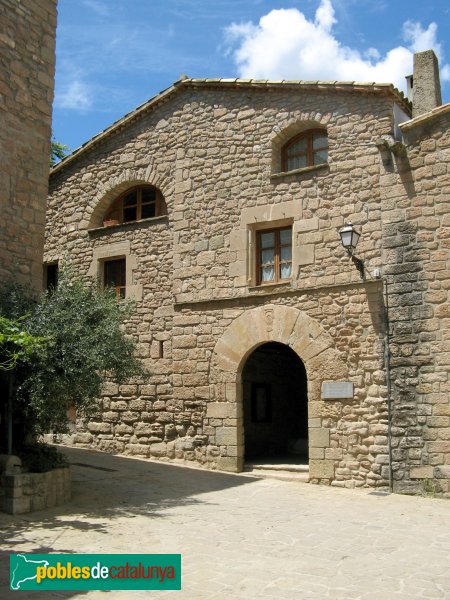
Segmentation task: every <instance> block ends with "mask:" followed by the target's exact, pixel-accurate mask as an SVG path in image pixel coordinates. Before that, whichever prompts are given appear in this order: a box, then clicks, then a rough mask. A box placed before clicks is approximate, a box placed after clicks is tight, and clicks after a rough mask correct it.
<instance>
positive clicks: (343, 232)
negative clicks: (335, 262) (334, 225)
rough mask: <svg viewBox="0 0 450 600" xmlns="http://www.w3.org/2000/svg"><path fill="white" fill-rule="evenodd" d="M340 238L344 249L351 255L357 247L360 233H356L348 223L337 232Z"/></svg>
mask: <svg viewBox="0 0 450 600" xmlns="http://www.w3.org/2000/svg"><path fill="white" fill-rule="evenodd" d="M339 235H340V236H341V242H342V245H343V246H344V248H345V249H346V250H347V252H348V253H349V254H353V251H354V250H355V248H356V246H357V245H358V241H359V237H360V235H361V233H360V232H359V231H357V230H356V229H355V228H354V227H353V225H352V224H351V223H350V222H349V223H347V225H345V226H344V227H343V228H342V229H340V230H339Z"/></svg>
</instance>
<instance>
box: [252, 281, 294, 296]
mask: <svg viewBox="0 0 450 600" xmlns="http://www.w3.org/2000/svg"><path fill="white" fill-rule="evenodd" d="M290 287H292V279H289V280H288V281H278V282H276V283H262V284H260V285H249V286H248V292H249V294H263V293H264V292H270V293H273V292H276V291H277V290H278V289H279V288H280V289H282V290H283V291H284V290H286V288H290Z"/></svg>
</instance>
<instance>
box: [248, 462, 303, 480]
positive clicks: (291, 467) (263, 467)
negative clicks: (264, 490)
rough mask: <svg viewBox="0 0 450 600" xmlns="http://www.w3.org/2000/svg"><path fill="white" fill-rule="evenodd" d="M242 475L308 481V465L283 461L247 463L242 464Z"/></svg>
mask: <svg viewBox="0 0 450 600" xmlns="http://www.w3.org/2000/svg"><path fill="white" fill-rule="evenodd" d="M241 474H242V475H251V476H252V477H259V478H261V479H263V478H269V479H280V480H282V481H298V482H302V483H308V482H309V465H298V464H284V463H277V464H273V463H267V464H264V463H262V462H261V463H258V464H253V463H247V464H245V465H244V472H243V473H241Z"/></svg>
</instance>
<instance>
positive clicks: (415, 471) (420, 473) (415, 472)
mask: <svg viewBox="0 0 450 600" xmlns="http://www.w3.org/2000/svg"><path fill="white" fill-rule="evenodd" d="M433 471H434V468H433V467H431V466H424V467H411V472H410V477H411V479H432V478H433Z"/></svg>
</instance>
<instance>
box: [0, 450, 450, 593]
mask: <svg viewBox="0 0 450 600" xmlns="http://www.w3.org/2000/svg"><path fill="white" fill-rule="evenodd" d="M68 454H69V456H70V460H71V462H72V463H83V464H84V465H90V466H79V465H78V466H77V465H75V466H73V499H72V501H71V503H70V504H68V505H66V506H65V507H62V508H55V509H52V510H48V511H42V512H38V513H34V514H33V515H28V516H22V517H10V516H8V515H0V527H1V530H2V537H1V542H2V545H1V548H2V555H1V557H0V561H1V562H0V598H1V599H2V600H6V599H10V598H30V599H31V598H33V599H34V598H39V599H41V600H42V599H43V598H44V593H43V592H9V591H8V589H7V585H6V582H7V581H8V580H9V575H8V558H7V557H8V553H9V552H40V553H47V552H61V553H72V552H85V553H95V552H99V553H122V552H127V553H159V552H170V553H181V554H182V560H183V590H182V591H181V592H174V591H172V592H161V591H158V592H156V591H155V592H149V591H148V592H95V591H93V592H45V599H47V598H87V599H88V600H95V599H98V598H104V597H105V594H108V597H109V598H111V599H114V600H116V599H120V600H122V599H123V600H127V599H128V598H131V599H134V598H135V599H141V598H158V599H163V598H174V599H175V598H180V599H183V600H184V599H186V600H241V599H246V600H256V599H257V600H265V599H267V600H268V599H270V600H284V599H289V600H308V599H311V598H314V599H317V600H322V599H327V598H333V599H334V600H339V599H345V600H357V599H361V600H390V599H395V600H397V599H398V600H414V599H416V598H438V599H440V600H441V599H450V502H449V501H448V500H436V499H432V498H415V497H406V496H399V495H391V496H389V495H383V494H379V493H374V492H372V493H370V492H364V491H353V490H341V489H334V488H327V487H317V486H313V485H308V484H304V483H296V482H286V481H278V480H270V479H265V480H261V479H259V480H258V479H255V478H253V477H249V476H245V475H227V474H222V473H211V472H204V471H200V470H193V469H186V468H182V467H176V466H172V465H164V464H161V463H154V462H149V461H145V460H136V459H130V458H124V457H115V456H109V455H105V454H101V453H98V452H93V451H86V450H73V449H72V450H69V451H68ZM94 467H101V468H103V469H110V470H101V469H98V468H94Z"/></svg>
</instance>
